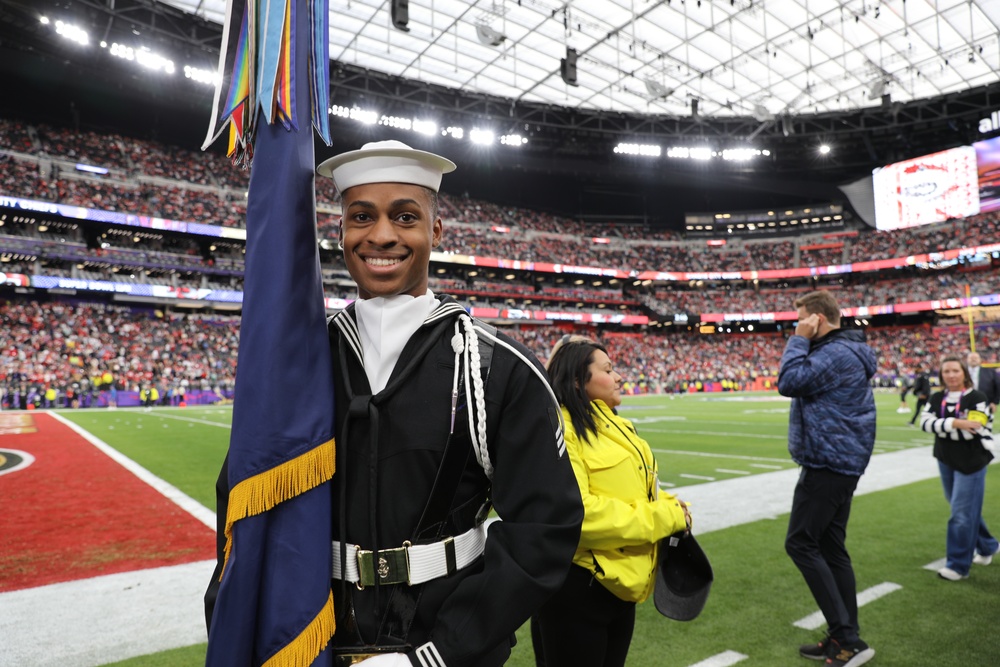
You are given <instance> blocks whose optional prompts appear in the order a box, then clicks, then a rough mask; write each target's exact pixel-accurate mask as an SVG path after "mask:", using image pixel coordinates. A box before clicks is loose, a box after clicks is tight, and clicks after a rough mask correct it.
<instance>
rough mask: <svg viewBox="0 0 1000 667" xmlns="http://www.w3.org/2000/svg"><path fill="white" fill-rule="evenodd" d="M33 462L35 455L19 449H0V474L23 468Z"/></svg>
mask: <svg viewBox="0 0 1000 667" xmlns="http://www.w3.org/2000/svg"><path fill="white" fill-rule="evenodd" d="M34 462H35V457H34V456H32V455H31V454H29V453H28V452H22V451H21V450H20V449H0V475H6V474H8V473H12V472H17V471H18V470H24V469H25V468H27V467H28V466H30V465H31V464H32V463H34Z"/></svg>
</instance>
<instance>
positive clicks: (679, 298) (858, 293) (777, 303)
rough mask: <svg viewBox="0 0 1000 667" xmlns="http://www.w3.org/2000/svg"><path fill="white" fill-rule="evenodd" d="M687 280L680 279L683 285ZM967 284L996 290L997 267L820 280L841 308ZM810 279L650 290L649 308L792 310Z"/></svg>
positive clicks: (951, 292)
mask: <svg viewBox="0 0 1000 667" xmlns="http://www.w3.org/2000/svg"><path fill="white" fill-rule="evenodd" d="M686 286H687V285H686V284H685V285H683V287H686ZM966 286H968V287H969V292H970V294H971V295H973V296H981V295H986V294H994V293H997V292H998V291H1000V270H997V269H986V270H981V271H976V272H969V273H940V274H938V275H935V276H910V277H906V278H893V279H888V278H886V279H881V280H874V281H872V280H871V279H868V280H866V281H863V282H862V281H859V280H855V281H854V282H853V283H846V284H832V285H822V287H823V288H824V289H829V290H830V291H831V292H833V294H834V296H836V297H837V301H838V303H840V305H841V307H843V308H854V307H859V306H879V305H887V304H896V303H911V302H915V301H928V300H932V299H957V298H961V297H964V296H965V289H966ZM813 288H814V287H813V286H812V285H803V286H800V287H790V288H784V289H776V288H767V287H764V288H761V289H759V290H752V289H740V288H733V289H723V288H721V287H718V286H716V287H715V288H709V289H705V290H690V289H687V290H684V289H677V290H665V289H658V290H656V292H655V293H654V298H655V305H654V309H655V310H656V311H657V312H658V313H661V314H669V313H678V312H688V313H757V312H780V311H789V310H795V307H794V306H793V305H792V304H793V302H794V301H795V299H796V298H797V297H799V296H801V295H802V294H804V293H805V292H807V291H810V290H812V289H813Z"/></svg>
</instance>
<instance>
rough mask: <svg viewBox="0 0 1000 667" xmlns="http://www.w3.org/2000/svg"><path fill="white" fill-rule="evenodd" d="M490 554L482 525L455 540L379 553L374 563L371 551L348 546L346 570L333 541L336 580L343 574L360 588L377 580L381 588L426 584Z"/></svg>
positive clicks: (451, 538) (405, 546) (339, 548)
mask: <svg viewBox="0 0 1000 667" xmlns="http://www.w3.org/2000/svg"><path fill="white" fill-rule="evenodd" d="M485 550H486V525H485V524H479V525H478V526H476V527H475V528H473V529H471V530H468V531H466V532H464V533H462V534H461V535H457V536H455V537H447V538H445V539H443V540H441V541H440V542H434V543H432V544H410V543H408V542H406V543H404V544H403V546H401V547H396V548H394V549H382V550H380V551H379V552H378V555H379V559H378V563H377V564H376V563H374V562H373V561H374V559H373V554H372V552H371V551H368V550H365V549H362V548H361V547H360V546H358V545H357V544H348V545H347V563H346V567H343V568H342V567H341V559H340V553H341V543H340V542H338V541H337V540H334V541H333V578H334V579H340V578H341V574H343V578H344V579H346V580H347V581H349V582H351V583H353V584H357V586H358V588H364V587H365V586H371V585H374V583H375V577H376V576H377V577H378V579H379V583H380V584H399V583H407V584H410V585H411V586H412V585H413V584H422V583H424V582H425V581H430V580H431V579H437V578H439V577H446V576H448V575H450V574H453V573H454V572H456V571H458V570H461V569H462V568H464V567H467V566H469V565H471V564H472V563H473V562H474V561H475V560H476V559H477V558H479V556H480V555H482V553H483V551H485Z"/></svg>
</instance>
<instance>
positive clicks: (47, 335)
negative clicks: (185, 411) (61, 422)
mask: <svg viewBox="0 0 1000 667" xmlns="http://www.w3.org/2000/svg"><path fill="white" fill-rule="evenodd" d="M238 341H239V321H238V318H237V319H225V318H213V319H199V318H196V317H181V318H173V317H167V316H164V314H163V313H161V312H157V311H153V310H151V309H133V308H129V307H126V306H119V305H110V304H100V303H79V304H69V303H61V302H37V301H14V302H6V303H0V355H2V356H0V389H2V390H3V391H2V392H0V393H2V394H3V395H4V397H5V400H6V402H7V403H8V405H7V406H6V407H26V405H27V402H28V399H29V398H30V397H31V396H32V395H37V396H39V397H40V401H41V402H37V403H35V406H36V407H55V405H56V404H52V405H48V404H47V403H45V402H44V398H45V394H46V391H47V390H49V389H53V390H54V391H55V393H56V394H57V396H58V401H59V402H58V405H59V406H65V407H81V406H83V407H85V406H88V405H97V404H98V403H101V404H107V402H108V398H109V395H108V394H102V392H111V391H112V390H114V392H115V393H117V392H118V391H132V392H141V391H143V390H145V389H147V388H154V387H155V388H156V389H157V393H158V394H159V395H160V396H161V397H163V398H164V399H167V398H168V397H169V398H171V399H174V398H175V397H176V398H177V399H179V400H183V397H184V396H185V395H186V394H188V393H193V392H195V391H208V392H213V393H214V394H215V395H216V396H217V397H220V398H221V397H231V395H232V387H233V382H234V379H235V375H236V350H237V345H238ZM15 395H16V396H17V399H18V400H19V401H22V402H23V404H21V405H16V406H15V405H11V401H13V400H14V397H15ZM99 397H101V398H103V400H99ZM179 400H176V401H175V402H179ZM74 401H75V404H74V403H73V402H74Z"/></svg>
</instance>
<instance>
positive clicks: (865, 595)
mask: <svg viewBox="0 0 1000 667" xmlns="http://www.w3.org/2000/svg"><path fill="white" fill-rule="evenodd" d="M901 588H903V587H902V586H900V585H899V584H894V583H892V582H891V581H884V582H882V583H881V584H876V585H875V586H872V587H871V588H866V589H865V590H863V591H861V592H860V593H858V607H862V606H864V605H866V604H868V603H869V602H874V601H875V600H878V599H879V598H880V597H884V596H886V595H888V594H889V593H893V592H895V591H898V590H900V589H901ZM825 623H826V619H825V618H823V612H821V611H817V612H815V613H812V614H809V615H808V616H806V617H805V618H800V619H799V620H797V621H795V622H794V623H792V625H794V626H795V627H797V628H802V629H803V630H819V629H820V628H821V627H823V624H825Z"/></svg>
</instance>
